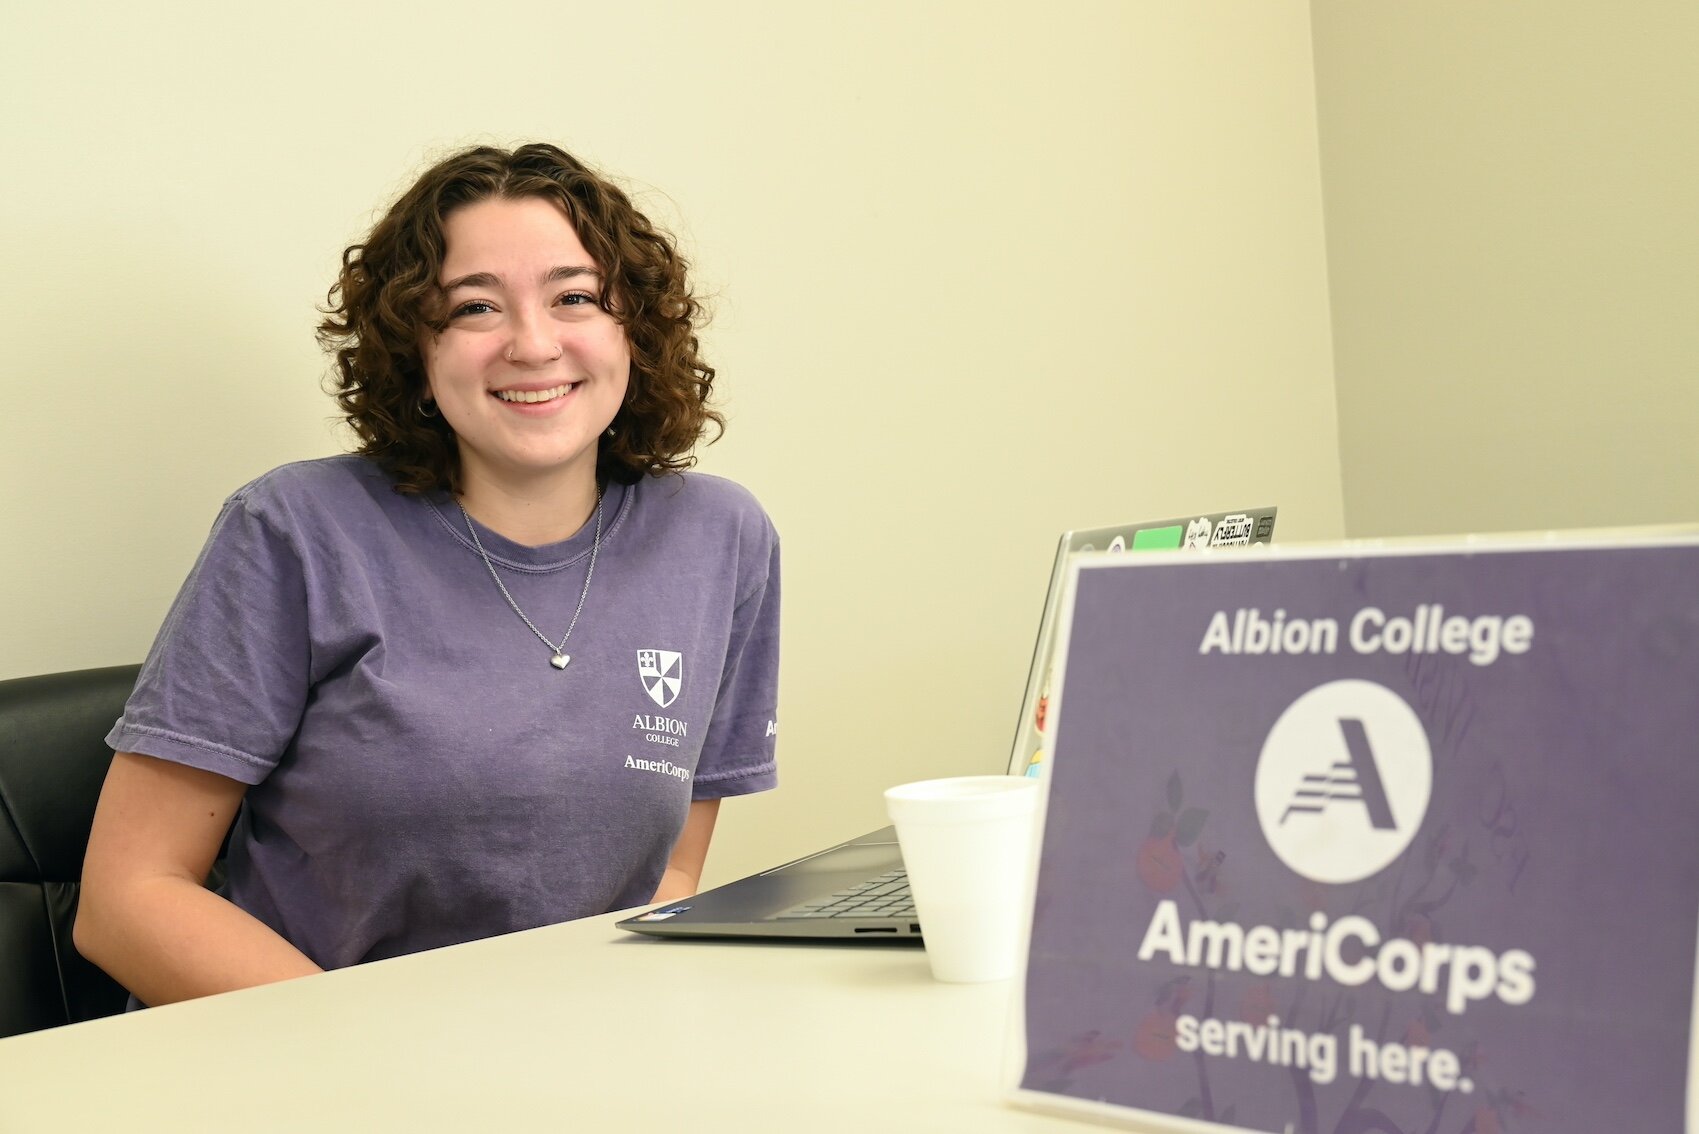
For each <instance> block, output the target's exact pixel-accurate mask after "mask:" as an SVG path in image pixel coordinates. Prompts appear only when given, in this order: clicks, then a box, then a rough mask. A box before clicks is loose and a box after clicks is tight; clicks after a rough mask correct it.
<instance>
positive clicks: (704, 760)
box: [691, 537, 779, 799]
mask: <svg viewBox="0 0 1699 1134" xmlns="http://www.w3.org/2000/svg"><path fill="white" fill-rule="evenodd" d="M778 695H779V544H778V540H777V538H776V537H775V538H774V539H773V542H772V548H771V551H770V552H769V554H768V557H767V562H766V567H765V575H764V576H763V577H761V578H760V580H759V582H758V584H757V585H755V586H754V587H753V588H752V589H751V590H750V591H749V593H748V594H746V595H745V596H744V597H743V598H742V599H740V600H739V602H738V604H737V609H736V611H735V612H733V615H732V630H731V638H730V641H729V643H728V647H727V650H726V665H725V668H724V670H723V671H722V674H721V678H720V691H719V694H718V696H717V698H716V699H715V702H714V715H713V719H712V721H711V722H710V724H709V727H708V735H707V739H706V741H705V742H704V744H703V746H702V756H701V758H700V760H698V762H697V766H696V776H695V779H694V782H693V786H692V788H691V798H692V799H721V798H723V797H725V796H730V795H748V794H750V793H751V792H757V791H767V790H769V789H771V788H774V787H777V786H778V782H779V777H778V765H777V764H776V762H775V760H774V755H773V754H774V749H775V745H776V741H777V737H778V728H779V726H778Z"/></svg>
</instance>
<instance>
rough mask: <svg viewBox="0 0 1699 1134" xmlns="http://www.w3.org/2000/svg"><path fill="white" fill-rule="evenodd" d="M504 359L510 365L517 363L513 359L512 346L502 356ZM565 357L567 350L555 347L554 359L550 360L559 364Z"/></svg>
mask: <svg viewBox="0 0 1699 1134" xmlns="http://www.w3.org/2000/svg"><path fill="white" fill-rule="evenodd" d="M502 357H503V358H505V359H507V361H508V362H510V363H516V360H515V359H514V357H513V347H512V345H511V344H510V345H509V346H508V348H507V353H506V354H504V355H502ZM564 357H566V348H565V347H563V346H557V347H555V356H554V357H553V358H551V359H549V361H550V362H559V361H560V360H561V359H562V358H564Z"/></svg>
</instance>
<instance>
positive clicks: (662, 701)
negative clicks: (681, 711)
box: [637, 650, 684, 709]
mask: <svg viewBox="0 0 1699 1134" xmlns="http://www.w3.org/2000/svg"><path fill="white" fill-rule="evenodd" d="M637 676H638V677H641V678H642V679H643V688H644V689H646V690H647V691H648V693H649V699H650V700H651V701H653V702H655V704H657V705H659V706H660V707H661V708H663V709H664V708H666V707H667V706H668V705H670V704H672V703H673V702H674V701H675V700H677V699H678V690H679V686H681V685H683V684H684V655H683V654H681V653H678V652H676V651H673V650H638V651H637Z"/></svg>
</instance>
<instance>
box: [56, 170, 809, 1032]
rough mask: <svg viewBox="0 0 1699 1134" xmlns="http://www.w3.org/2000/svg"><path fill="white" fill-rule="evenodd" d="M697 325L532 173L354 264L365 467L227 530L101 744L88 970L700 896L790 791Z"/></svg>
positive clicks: (553, 180) (316, 484) (590, 195)
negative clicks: (722, 809) (712, 874)
mask: <svg viewBox="0 0 1699 1134" xmlns="http://www.w3.org/2000/svg"><path fill="white" fill-rule="evenodd" d="M698 314H699V308H698V306H697V304H696V302H695V301H694V299H693V298H692V296H691V294H690V291H689V288H688V286H687V283H686V278H685V264H684V262H683V261H682V260H681V259H680V258H679V256H678V255H677V253H676V251H675V249H674V247H673V244H672V242H671V241H670V240H669V239H668V237H667V236H666V235H665V234H664V233H661V232H659V231H657V230H656V229H655V228H654V227H653V226H652V225H651V224H650V222H649V221H648V220H647V219H646V218H645V217H644V216H643V215H642V214H641V213H639V212H637V211H636V209H634V208H633V207H632V205H631V202H630V201H629V200H628V199H627V197H626V196H625V194H624V193H622V192H621V191H620V190H619V189H618V188H616V187H615V186H613V185H612V184H610V183H609V182H607V181H606V180H604V179H603V178H601V177H600V176H598V175H597V174H595V173H594V172H592V171H591V170H589V169H587V168H586V167H585V166H583V165H582V164H581V163H579V162H578V161H577V160H575V159H574V158H573V157H571V156H570V155H568V154H566V153H564V152H563V151H561V150H559V149H557V148H555V147H553V146H548V145H528V146H523V147H520V148H519V149H517V150H513V151H511V152H509V151H505V150H499V149H493V148H489V147H479V148H475V149H471V150H467V151H464V152H462V153H459V154H456V155H454V156H452V157H450V158H448V159H446V160H445V161H442V162H440V163H439V164H437V165H436V166H434V167H433V168H432V169H430V170H429V171H427V172H426V173H425V174H424V176H423V177H422V178H421V179H420V180H419V181H418V183H417V184H415V185H414V186H413V187H412V188H411V189H409V190H408V191H407V192H406V194H404V195H403V196H402V197H401V199H400V200H399V201H398V202H397V203H396V204H395V205H394V206H393V207H392V208H391V209H390V210H389V213H388V214H387V215H386V216H385V217H384V218H383V219H382V220H381V221H380V222H379V223H378V224H377V226H376V227H375V228H374V229H373V231H372V233H371V235H370V237H369V238H368V239H367V240H366V241H365V242H364V243H363V244H358V245H355V246H353V247H351V248H349V249H348V250H347V252H346V253H345V254H344V256H343V263H342V271H341V276H340V279H339V281H338V283H337V285H336V286H335V287H334V288H333V289H332V290H331V293H330V304H329V311H328V314H327V317H326V319H325V320H324V322H323V323H322V324H321V327H320V337H321V340H322V341H323V342H324V343H325V345H326V346H327V348H328V349H331V350H333V351H334V353H335V357H336V361H337V370H338V379H337V383H336V385H337V390H336V396H337V400H338V402H339V403H340V405H341V407H342V409H343V411H344V413H345V415H346V417H347V420H348V422H349V424H350V425H351V426H352V427H353V430H354V433H355V435H356V436H357V438H358V440H359V447H358V450H357V452H356V453H355V454H351V455H347V456H342V457H332V458H328V459H324V460H317V461H306V462H302V463H299V464H292V465H286V466H284V467H283V468H280V469H276V470H274V471H273V472H271V473H268V474H266V475H265V476H263V477H261V478H260V479H259V480H257V481H255V482H253V483H252V484H249V485H247V486H246V487H244V488H242V489H241V490H239V491H238V492H236V493H235V495H233V496H232V497H230V499H229V500H228V501H227V502H226V503H225V506H224V509H223V511H222V513H221V514H220V515H219V517H218V520H217V522H216V524H215V525H214V527H213V531H212V534H211V536H210V537H209V539H208V541H207V544H206V547H205V548H204V550H203V551H202V553H201V556H200V559H199V561H198V562H197V563H196V565H195V568H194V570H193V572H192V573H191V574H190V576H189V579H188V581H187V582H186V583H185V584H184V586H183V590H182V592H181V593H180V594H179V595H178V597H177V600H176V602H175V603H174V604H173V606H172V607H171V610H170V613H169V615H168V616H167V618H166V621H165V625H164V627H163V628H162V629H161V630H160V633H159V637H158V640H157V641H156V642H155V644H154V647H153V649H152V651H151V652H150V654H149V656H148V659H147V662H146V664H145V665H144V666H143V669H142V674H141V678H140V681H139V682H138V684H137V686H136V690H135V693H134V695H133V696H132V697H131V699H130V701H129V704H128V705H127V706H126V708H125V711H124V715H123V717H122V718H120V720H119V721H118V723H117V725H116V726H115V727H114V729H113V731H112V733H111V735H110V736H109V737H108V743H110V744H111V745H112V747H113V748H114V749H115V750H116V752H117V755H116V756H115V758H114V760H113V764H112V770H111V772H110V774H109V775H108V778H107V781H106V786H105V789H104V791H103V793H102V796H101V801H100V806H99V809H98V811H97V814H96V816H95V824H94V831H93V835H92V836H91V838H90V842H89V848H88V857H87V862H86V865H85V871H84V878H83V891H82V894H83V896H82V906H81V911H80V913H79V916H78V919H77V926H76V941H77V945H78V947H79V948H80V949H81V950H82V951H83V953H84V954H85V955H87V956H88V957H89V958H90V959H91V960H93V961H94V962H95V963H97V964H99V965H100V966H101V967H103V968H105V969H106V970H107V971H108V972H109V973H111V974H112V975H113V977H114V978H116V979H117V980H118V981H119V982H120V983H122V984H123V985H125V986H126V987H127V988H129V989H130V990H131V991H132V992H133V993H134V994H135V995H136V997H137V998H138V999H139V1000H140V1001H141V1002H143V1003H146V1004H161V1003H166V1002H169V1001H174V1000H180V999H184V998H188V997H193V996H200V995H205V994H208V993H212V992H218V991H222V990H226V989H232V988H239V987H244V986H248V985H253V984H259V983H263V982H267V981H273V980H280V979H286V978H289V977H293V976H299V975H303V974H307V973H312V972H316V971H319V970H321V969H325V968H334V967H340V966H343V965H350V964H357V963H359V962H362V961H367V960H373V959H377V958H381V957H390V956H395V955H398V954H402V953H408V952H413V951H416V950H420V949H428V948H433V947H436V946H441V945H449V944H453V943H456V942H461V941H468V940H472V939H475V938H480V937H486V936H491V935H494V934H498V933H505V932H510V931H514V930H519V929H526V928H530V927H533V926H538V925H544V924H549V923H553V922H558V921H563V920H567V919H570V918H575V917H582V916H585V915H589V914H596V913H601V912H605V911H608V910H613V909H621V908H626V907H630V906H634V905H641V904H643V903H646V902H649V901H651V900H655V901H664V900H668V899H671V898H675V897H681V896H684V895H687V894H689V893H692V892H693V891H694V889H695V887H696V884H697V879H698V878H699V876H700V873H701V869H702V863H703V860H704V857H705V856H706V854H707V850H708V844H709V840H710V838H711V836H712V833H713V829H714V821H715V816H716V813H717V809H718V806H719V800H720V799H721V798H722V797H724V796H728V795H737V794H742V793H746V792H753V791H760V790H764V789H766V788H770V787H772V786H773V784H774V782H775V772H774V762H773V744H774V740H773V737H774V733H775V731H776V726H775V723H774V722H775V714H776V709H775V703H776V687H777V674H778V604H779V574H778V539H777V537H776V535H775V534H774V531H773V527H772V525H771V523H770V522H769V521H768V519H767V517H766V515H765V514H764V513H763V512H762V510H761V508H760V506H759V505H758V504H757V503H756V502H755V500H754V499H753V498H752V497H751V496H750V495H749V494H748V493H747V492H745V491H744V490H743V489H741V488H739V487H737V486H736V485H733V484H731V483H730V482H728V481H725V480H721V479H718V478H714V477H709V476H705V475H701V474H695V473H686V472H684V471H683V470H684V469H685V468H686V467H688V466H689V465H690V464H692V463H693V458H692V457H691V456H690V452H691V449H692V448H693V447H694V445H695V444H696V443H697V441H698V440H699V439H700V438H701V437H702V435H703V433H704V432H705V430H707V429H708V428H709V427H710V426H713V427H717V426H719V425H720V424H721V419H720V417H719V415H718V414H716V413H715V412H714V411H713V410H711V409H710V408H709V407H708V404H707V403H708V395H709V393H710V390H711V387H712V383H713V378H714V371H713V369H712V368H711V367H709V366H708V365H707V364H706V363H705V362H704V361H703V360H702V358H701V357H700V355H699V354H698V342H697V338H696V335H695V324H696V322H697V317H698ZM232 822H234V827H233V828H232ZM226 831H229V833H230V834H229V838H230V842H229V854H228V859H227V868H228V883H227V885H226V886H225V887H224V888H223V890H222V891H221V892H220V893H213V892H211V891H208V890H206V889H205V888H204V887H203V886H202V884H201V883H202V880H203V879H204V878H205V877H206V874H207V871H208V869H209V867H210V866H211V864H212V862H213V860H214V858H215V857H216V855H217V853H218V850H219V847H220V844H221V841H222V840H223V839H224V837H225V834H226Z"/></svg>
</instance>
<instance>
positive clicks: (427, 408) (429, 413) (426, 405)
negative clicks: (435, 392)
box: [419, 399, 439, 420]
mask: <svg viewBox="0 0 1699 1134" xmlns="http://www.w3.org/2000/svg"><path fill="white" fill-rule="evenodd" d="M419 416H420V417H422V418H425V419H426V420H429V419H430V418H433V417H437V416H439V415H438V414H437V404H436V403H435V402H433V401H429V400H427V399H420V401H419Z"/></svg>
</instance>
